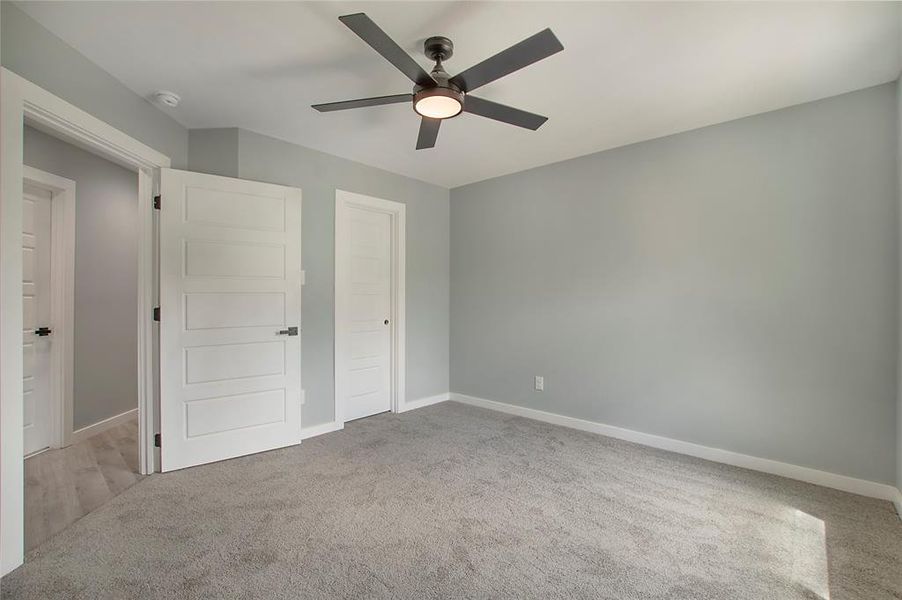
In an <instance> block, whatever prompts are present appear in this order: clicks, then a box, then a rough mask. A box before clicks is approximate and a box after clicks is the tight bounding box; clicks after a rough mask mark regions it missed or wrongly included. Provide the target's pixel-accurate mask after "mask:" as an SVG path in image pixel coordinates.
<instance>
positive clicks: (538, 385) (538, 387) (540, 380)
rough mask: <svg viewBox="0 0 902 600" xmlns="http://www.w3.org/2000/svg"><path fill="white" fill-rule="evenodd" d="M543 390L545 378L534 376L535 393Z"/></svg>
mask: <svg viewBox="0 0 902 600" xmlns="http://www.w3.org/2000/svg"><path fill="white" fill-rule="evenodd" d="M544 389H545V378H544V377H542V376H541V375H536V391H537V392H541V391H543V390H544Z"/></svg>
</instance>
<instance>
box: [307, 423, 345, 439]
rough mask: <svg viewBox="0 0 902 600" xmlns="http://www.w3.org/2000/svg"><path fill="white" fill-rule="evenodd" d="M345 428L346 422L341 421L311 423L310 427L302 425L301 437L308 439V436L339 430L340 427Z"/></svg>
mask: <svg viewBox="0 0 902 600" xmlns="http://www.w3.org/2000/svg"><path fill="white" fill-rule="evenodd" d="M344 428H345V424H344V423H339V422H338V421H329V422H328V423H321V424H319V425H311V426H310V427H301V439H302V440H306V439H307V438H312V437H316V436H318V435H323V434H324V433H331V432H333V431H339V430H340V429H344Z"/></svg>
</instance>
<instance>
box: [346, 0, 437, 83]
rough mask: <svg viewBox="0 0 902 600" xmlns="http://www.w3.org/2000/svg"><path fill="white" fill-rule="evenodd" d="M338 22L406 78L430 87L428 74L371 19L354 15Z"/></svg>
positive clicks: (430, 81) (359, 14)
mask: <svg viewBox="0 0 902 600" xmlns="http://www.w3.org/2000/svg"><path fill="white" fill-rule="evenodd" d="M338 20H339V21H341V22H342V23H344V24H345V25H347V26H348V28H349V29H350V30H351V31H353V32H354V33H356V34H357V35H358V36H359V37H360V39H362V40H363V41H364V42H366V43H367V44H369V45H370V46H371V47H372V48H373V50H375V51H376V52H378V53H379V54H381V55H382V57H383V58H385V60H387V61H388V62H390V63H391V64H393V65H395V68H397V69H398V70H399V71H401V72H402V73H404V74H405V75H407V77H408V78H409V79H410V80H411V81H412V82H414V83H416V84H417V85H422V86H424V87H432V86H434V85H435V80H434V79H433V78H432V76H431V75H429V73H427V72H426V71H425V70H423V67H421V66H420V65H419V64H417V62H416V61H415V60H414V59H412V58H411V57H410V55H409V54H407V53H406V52H404V50H402V49H401V47H400V46H399V45H398V44H396V43H395V41H394V40H393V39H391V38H390V37H388V34H387V33H385V32H384V31H382V30H381V29H380V28H379V26H378V25H376V24H375V23H374V22H373V20H372V19H370V18H369V17H368V16H366V14H364V13H355V14H353V15H344V16H341V17H338Z"/></svg>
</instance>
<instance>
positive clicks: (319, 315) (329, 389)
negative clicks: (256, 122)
mask: <svg viewBox="0 0 902 600" xmlns="http://www.w3.org/2000/svg"><path fill="white" fill-rule="evenodd" d="M238 140H239V142H238V153H239V160H238V172H239V173H238V175H239V177H241V178H242V179H254V180H258V181H267V182H270V183H277V184H282V185H291V186H295V187H300V188H302V189H303V192H304V209H303V234H302V250H301V251H302V253H303V257H302V261H303V265H304V270H305V271H306V275H307V283H306V285H305V286H304V292H303V306H302V336H303V337H302V340H301V341H302V344H303V350H302V351H303V371H302V378H303V386H304V389H305V391H306V394H307V404H306V405H305V406H304V413H303V417H302V419H303V423H304V427H309V426H312V425H317V424H320V423H326V422H329V421H331V420H333V418H334V389H333V368H334V366H333V352H334V339H333V338H334V326H333V316H334V306H335V300H334V296H335V294H334V289H335V280H334V264H335V248H334V246H335V190H336V189H343V190H347V191H350V192H358V193H361V194H367V195H369V196H376V197H379V198H385V199H387V200H394V201H396V202H403V203H404V204H406V205H407V258H406V260H407V297H406V302H407V399H408V400H417V399H420V398H426V397H428V396H433V395H435V394H442V393H446V392H447V391H448V365H449V356H448V353H449V340H448V335H449V331H448V311H449V309H448V301H449V290H448V286H449V268H450V267H449V256H448V251H449V230H448V224H449V214H448V213H449V207H448V197H449V192H448V190H446V189H444V188H441V187H438V186H435V185H431V184H428V183H423V182H422V181H417V180H415V179H410V178H408V177H403V176H401V175H395V174H394V173H389V172H387V171H382V170H379V169H376V168H373V167H368V166H364V165H361V164H359V163H355V162H352V161H349V160H345V159H342V158H338V157H336V156H332V155H329V154H324V153H322V152H317V151H315V150H311V149H309V148H303V147H301V146H296V145H294V144H290V143H288V142H283V141H281V140H276V139H273V138H270V137H267V136H264V135H260V134H256V133H252V132H250V131H245V130H239V132H238Z"/></svg>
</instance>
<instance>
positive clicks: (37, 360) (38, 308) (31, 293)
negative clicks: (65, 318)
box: [22, 186, 53, 456]
mask: <svg viewBox="0 0 902 600" xmlns="http://www.w3.org/2000/svg"><path fill="white" fill-rule="evenodd" d="M22 199H23V206H22V321H23V331H22V367H23V380H22V386H23V390H22V398H23V402H24V405H23V409H24V429H25V430H24V442H25V455H26V456H27V455H29V454H32V453H34V452H37V451H38V450H43V449H44V448H47V447H49V446H50V444H51V438H52V435H53V433H52V426H51V407H50V401H51V398H50V344H52V343H53V338H52V336H51V335H49V334H48V333H46V332H40V334H39V333H38V329H39V328H40V327H48V326H49V325H50V244H51V235H50V228H51V210H50V206H51V205H50V203H51V195H50V192H47V191H44V190H40V189H37V188H32V187H30V186H26V187H25V189H24V193H23V196H22Z"/></svg>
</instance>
